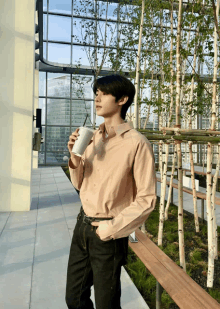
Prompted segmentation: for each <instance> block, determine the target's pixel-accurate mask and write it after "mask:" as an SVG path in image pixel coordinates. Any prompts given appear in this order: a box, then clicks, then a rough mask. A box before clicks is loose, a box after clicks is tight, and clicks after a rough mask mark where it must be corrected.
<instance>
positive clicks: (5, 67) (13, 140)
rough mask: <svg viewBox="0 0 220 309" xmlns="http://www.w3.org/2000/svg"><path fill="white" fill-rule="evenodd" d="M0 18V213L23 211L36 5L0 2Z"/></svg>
mask: <svg viewBox="0 0 220 309" xmlns="http://www.w3.org/2000/svg"><path fill="white" fill-rule="evenodd" d="M0 12H1V15H0V16H1V18H0V46H1V57H0V67H1V70H0V94H1V96H0V132H1V134H0V162H1V163H0V164H1V168H0V196H1V199H0V212H7V211H28V210H30V205H31V171H32V154H33V151H32V138H33V108H34V72H35V18H34V17H35V1H29V0H22V1H20V0H14V1H11V0H7V1H5V0H0ZM34 126H35V124H34Z"/></svg>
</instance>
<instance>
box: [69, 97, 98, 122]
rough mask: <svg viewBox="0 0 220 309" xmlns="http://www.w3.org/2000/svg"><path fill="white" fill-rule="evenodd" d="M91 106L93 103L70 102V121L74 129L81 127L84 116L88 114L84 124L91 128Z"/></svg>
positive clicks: (82, 101)
mask: <svg viewBox="0 0 220 309" xmlns="http://www.w3.org/2000/svg"><path fill="white" fill-rule="evenodd" d="M92 104H93V101H84V100H73V101H72V119H71V126H74V127H75V126H76V128H78V127H80V126H82V125H83V123H84V121H85V119H86V114H88V117H87V120H86V124H85V125H88V126H92V120H91V119H92Z"/></svg>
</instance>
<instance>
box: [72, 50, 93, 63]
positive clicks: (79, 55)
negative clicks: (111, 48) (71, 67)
mask: <svg viewBox="0 0 220 309" xmlns="http://www.w3.org/2000/svg"><path fill="white" fill-rule="evenodd" d="M93 52H94V48H93V47H85V46H73V49H72V53H73V56H72V59H73V64H75V65H76V64H79V65H83V66H90V65H91V66H94V55H93Z"/></svg>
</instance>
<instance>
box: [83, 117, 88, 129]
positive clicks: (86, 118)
mask: <svg viewBox="0 0 220 309" xmlns="http://www.w3.org/2000/svg"><path fill="white" fill-rule="evenodd" d="M87 117H88V114H86V119H87ZM85 123H86V120H85V121H84V124H83V127H84V125H85Z"/></svg>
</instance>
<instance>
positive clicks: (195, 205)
mask: <svg viewBox="0 0 220 309" xmlns="http://www.w3.org/2000/svg"><path fill="white" fill-rule="evenodd" d="M189 155H190V167H191V183H192V190H193V206H194V219H195V227H196V233H198V232H199V216H198V209H197V196H196V188H195V176H194V175H195V174H194V163H193V153H192V142H189Z"/></svg>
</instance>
